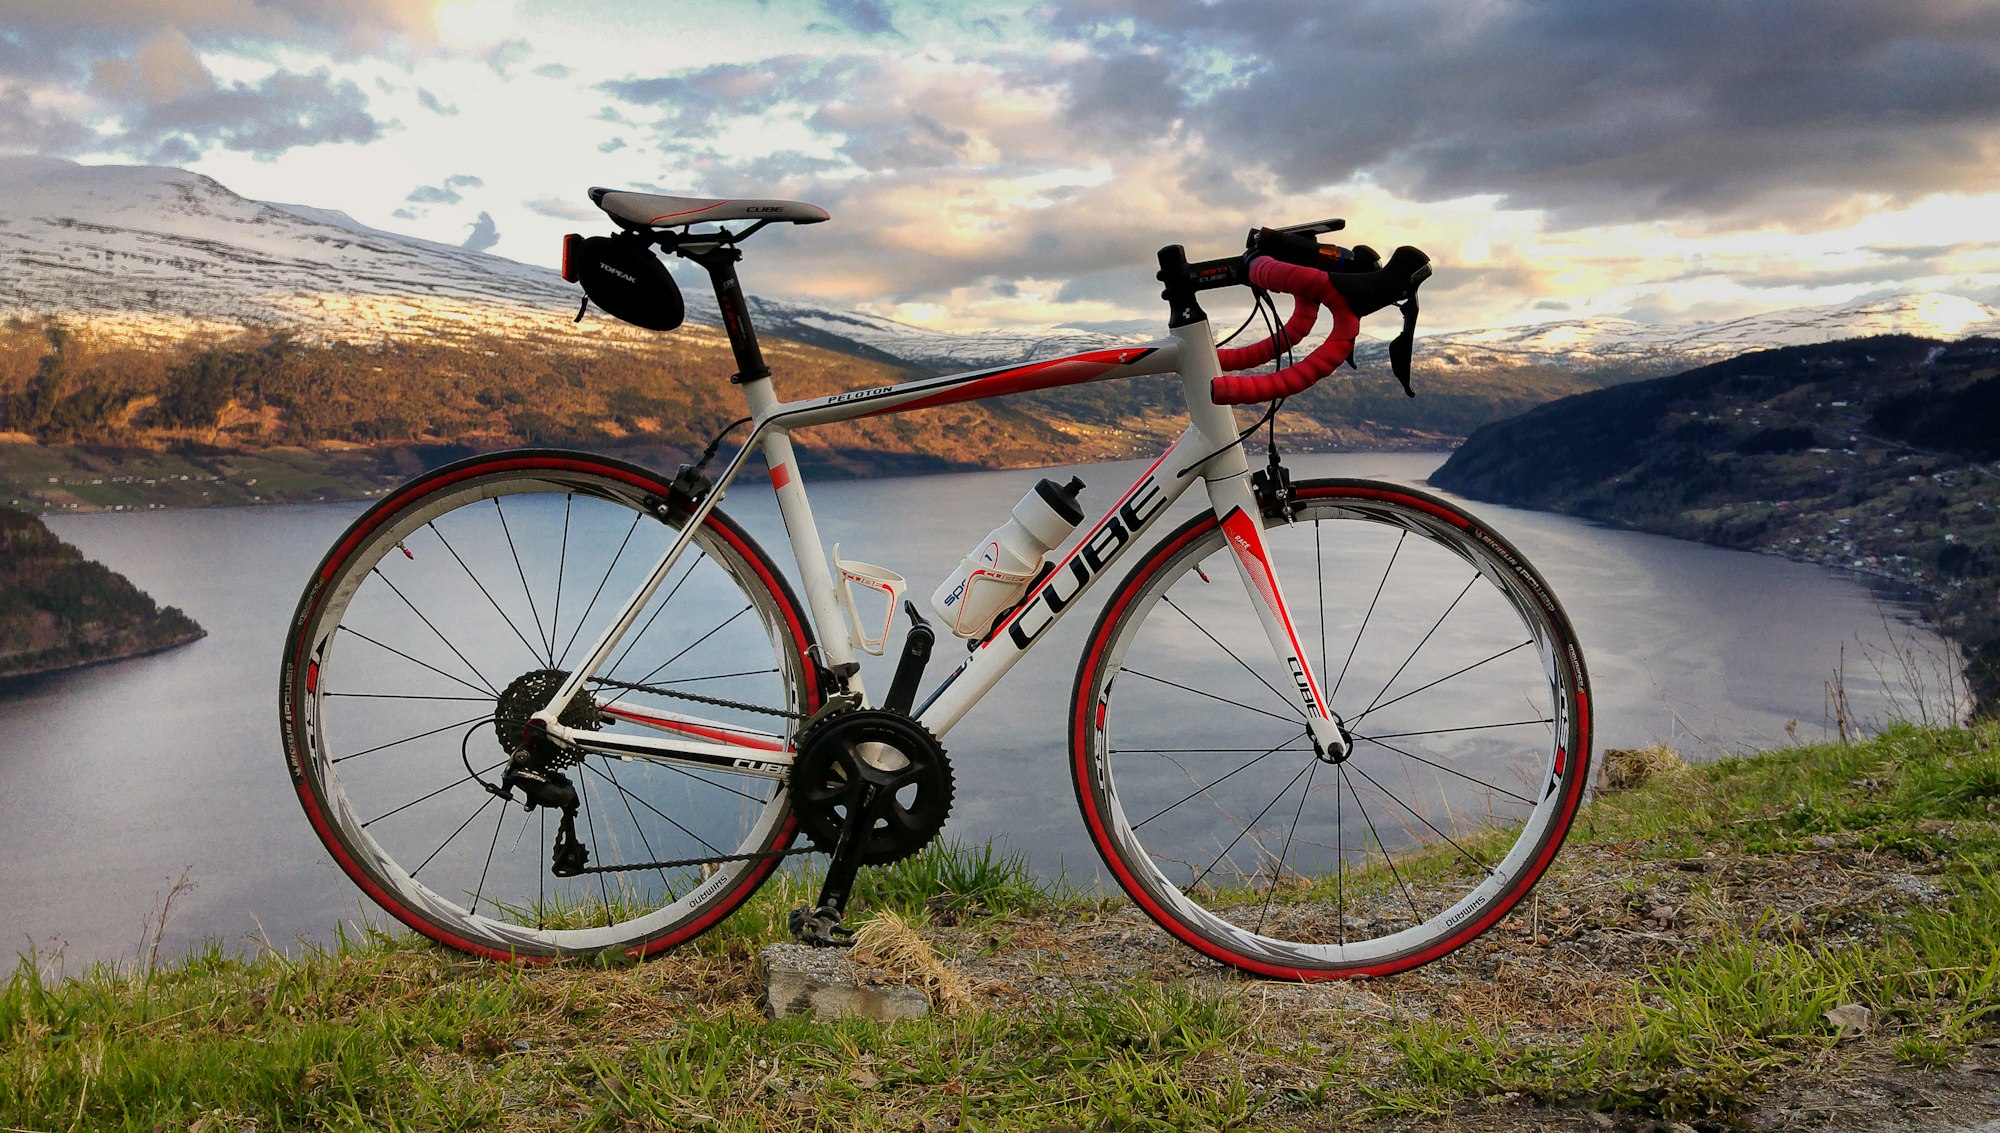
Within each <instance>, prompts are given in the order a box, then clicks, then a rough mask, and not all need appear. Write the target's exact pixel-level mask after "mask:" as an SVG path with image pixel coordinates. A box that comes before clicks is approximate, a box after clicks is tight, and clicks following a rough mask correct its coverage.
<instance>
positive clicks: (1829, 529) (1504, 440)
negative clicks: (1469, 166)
mask: <svg viewBox="0 0 2000 1133" xmlns="http://www.w3.org/2000/svg"><path fill="white" fill-rule="evenodd" d="M1431 482H1432V483H1434V484H1437V485H1438V486H1440V487H1443V488H1447V489H1449V490H1451V491H1454V492H1460V493H1463V494H1465V495H1468V496H1472V497H1475V498H1479V499H1489V500H1497V501H1499V502H1502V503H1510V504H1519V505H1523V506H1527V507H1536V508H1546V509H1549V510H1552V511H1561V512H1567V513H1569V514H1572V515H1581V516H1587V517H1590V518H1593V519H1602V520H1608V521H1611V522H1615V523H1620V524H1624V525H1628V526H1632V527H1638V528H1643V529H1645V530H1648V531H1657V532H1661V533H1663V534H1667V535H1675V536H1679V537H1681V538H1686V539H1700V540H1703V541H1706V542H1710V543H1718V544H1721V545H1723V546H1729V547H1739V548H1743V549H1745V550H1758V551H1768V552H1772V553H1776V554H1782V555H1787V556H1789V557H1792V558H1800V559H1810V560H1812V561H1815V562H1822V563H1827V564H1830V565H1834V566H1841V567H1847V568H1850V569H1854V570H1860V571H1866V572H1869V573H1872V574H1878V575H1882V576H1885V577H1889V578H1894V579H1898V580H1901V581H1904V582H1907V583H1910V584H1913V585H1915V586H1918V587H1921V588H1922V589H1923V590H1924V592H1926V593H1927V594H1929V595H1930V596H1931V597H1932V598H1933V599H1934V601H1935V604H1936V615H1937V618H1938V620H1939V624H1940V626H1941V628H1943V629H1944V630H1945V631H1946V632H1947V633H1948V634H1950V635H1951V636H1953V637H1955V638H1956V639H1957V640H1958V641H1959V642H1960V644H1961V645H1962V646H1963V647H1964V648H1965V649H1966V651H1967V652H1968V654H1969V656H1968V662H1969V664H1968V666H1967V669H1966V675H1967V677H1968V679H1969V681H1970V683H1971V687H1972V689H1973V691H1974V692H1975V693H1976V694H1977V695H1978V696H1979V698H1980V700H1981V703H1982V705H1983V706H1984V708H1985V710H1986V711H1988V712H1993V711H1996V710H2000V340H1996V339H1991V338H1974V339H1967V340H1965V341H1962V342H1956V343H1941V342H1934V341H1931V340H1927V339H1921V338H1912V337H1908V336H1900V335H1898V336H1884V337H1879V338H1867V339H1855V340H1851V341H1848V342H1837V343H1828V344H1825V345H1821V346H1796V347H1787V348H1785V349H1782V350H1768V351H1762V352H1759V353H1756V354H1748V355H1744V356H1742V357H1739V358H1735V359H1731V360H1730V361H1727V362H1720V363H1717V364H1715V365H1712V366H1703V367H1701V368H1700V369H1696V370H1690V371H1688V372H1687V373H1684V374H1678V375H1675V376H1673V377H1668V378H1659V379H1655V380H1652V381H1645V382H1635V383H1632V384H1630V385H1623V386H1616V387H1613V388H1610V389H1604V390H1598V391H1595V392H1592V393H1587V394H1582V395H1580V396H1576V397H1570V398H1565V399H1564V400H1562V401H1558V402H1554V403H1552V404H1549V405H1545V406H1542V407H1540V408H1538V409H1534V410H1531V411H1529V412H1528V413H1526V414H1523V415H1522V416H1520V417H1517V418H1514V419H1512V420H1509V421H1502V422H1499V423H1497V424H1493V425H1488V426H1486V427H1484V428H1482V429H1479V430H1478V431H1476V432H1474V433H1473V434H1472V436H1471V437H1470V438H1468V439H1467V441H1466V442H1465V444H1464V445H1463V446H1462V447H1460V448H1459V450H1458V451H1457V452H1456V453H1454V454H1453V455H1452V457H1451V459H1450V460H1448V461H1447V462H1445V464H1444V466H1443V467H1442V468H1440V469H1439V470H1438V471H1437V472H1435V473H1433V474H1432V476H1431Z"/></svg>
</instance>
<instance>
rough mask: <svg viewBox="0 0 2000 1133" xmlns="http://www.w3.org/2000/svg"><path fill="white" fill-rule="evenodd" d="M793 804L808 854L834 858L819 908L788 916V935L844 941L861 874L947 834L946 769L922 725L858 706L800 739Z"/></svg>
mask: <svg viewBox="0 0 2000 1133" xmlns="http://www.w3.org/2000/svg"><path fill="white" fill-rule="evenodd" d="M791 798H792V810H793V813H795V814H796V815H797V816H798V819H799V825H801V826H802V827H804V828H805V831H806V834H807V836H808V837H809V838H811V840H812V842H813V845H814V847H815V848H817V849H820V850H822V851H825V852H827V853H829V854H831V855H832V858H833V860H832V861H831V862H829V863H828V865H827V871H826V881H825V883H824V884H823V885H822V886H821V887H820V894H819V901H818V903H817V904H816V905H815V906H814V907H813V908H811V909H804V908H801V909H796V910H794V911H793V913H792V917H791V921H792V923H791V928H792V932H793V935H795V936H797V937H798V938H799V939H801V940H804V941H805V942H807V943H809V944H817V945H829V944H840V943H843V941H842V940H841V939H840V938H841V937H843V936H845V935H846V930H845V929H843V928H842V927H841V923H840V922H841V915H842V912H843V910H844V909H845V908H846V906H847V900H848V896H849V894H850V893H851V891H852V890H853V887H854V877H855V874H856V873H857V872H858V871H859V870H860V868H861V867H862V866H864V865H882V864H885V863H888V862H893V861H899V860H901V859H903V858H906V857H909V856H910V855H912V854H914V853H916V852H917V851H919V850H921V849H923V848H924V847H925V846H927V845H929V844H930V842H931V840H932V839H934V838H936V837H937V835H938V831H939V830H941V829H943V827H944V821H945V818H946V817H947V816H948V815H949V814H950V813H951V798H952V775H951V763H950V761H949V760H947V759H946V757H945V752H944V746H943V745H942V744H940V743H938V741H937V738H936V737H935V736H932V735H931V734H930V731H929V730H928V729H926V728H925V727H924V726H923V725H922V724H919V723H917V722H916V721H915V720H913V719H911V718H910V717H908V716H906V715H904V714H903V713H901V712H896V711H893V710H890V709H881V708H858V709H854V710H851V711H847V712H841V713H838V714H836V715H832V716H828V717H826V718H824V719H822V720H820V721H818V722H817V723H815V724H813V725H812V727H810V728H808V729H806V730H805V732H803V733H801V734H800V736H799V743H798V755H797V757H796V758H795V759H794V760H793V762H792V779H791Z"/></svg>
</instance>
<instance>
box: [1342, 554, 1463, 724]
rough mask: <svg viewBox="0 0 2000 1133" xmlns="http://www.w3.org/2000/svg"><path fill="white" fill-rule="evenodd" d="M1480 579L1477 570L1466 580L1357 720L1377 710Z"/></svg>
mask: <svg viewBox="0 0 2000 1133" xmlns="http://www.w3.org/2000/svg"><path fill="white" fill-rule="evenodd" d="M1479 577H1480V576H1479V572H1478V571H1476V570H1475V571H1473V572H1472V577H1471V578H1468V579H1466V580H1465V588H1464V589H1462V590H1460V591H1459V592H1458V597H1456V598H1453V599H1452V600H1451V605H1449V606H1446V607H1445V608H1444V613H1442V614H1439V615H1438V620H1437V621H1435V622H1432V623H1431V628H1430V629H1429V630H1427V631H1426V632H1425V633H1424V636H1423V639H1422V640H1420V641H1418V642H1417V647H1416V648H1415V649H1412V650H1410V655H1409V656H1408V657H1405V658H1403V663H1402V664H1400V665H1398V666H1396V671H1395V672H1393V673H1391V674H1389V679H1388V680H1387V681H1386V682H1384V683H1383V685H1382V691H1381V692H1378V693H1376V694H1375V699H1374V700H1371V701H1369V702H1368V707H1366V708H1363V709H1362V710H1361V716H1356V717H1355V719H1356V720H1359V719H1361V717H1362V716H1366V715H1368V714H1369V713H1370V712H1373V711H1374V710H1375V705H1376V703H1377V702H1379V701H1380V700H1381V699H1382V697H1383V696H1385V695H1387V693H1388V692H1389V689H1390V687H1391V686H1393V685H1394V684H1395V683H1396V678H1397V677H1400V676H1402V675H1403V670H1404V669H1407V668H1409V667H1410V662H1412V661H1414V660H1416V659H1417V654H1419V653H1421V652H1423V649H1424V646H1425V645H1428V644H1429V643H1430V640H1431V636H1432V635H1433V634H1435V633H1437V631H1438V627H1439V626H1441V625H1443V624H1444V620H1445V619H1446V618H1448V617H1450V616H1451V612H1452V611H1453V610H1456V609H1458V604H1459V603H1460V602H1462V601H1464V600H1465V596H1466V595H1467V594H1470V593H1472V585H1473V583H1475V582H1478V581H1479Z"/></svg>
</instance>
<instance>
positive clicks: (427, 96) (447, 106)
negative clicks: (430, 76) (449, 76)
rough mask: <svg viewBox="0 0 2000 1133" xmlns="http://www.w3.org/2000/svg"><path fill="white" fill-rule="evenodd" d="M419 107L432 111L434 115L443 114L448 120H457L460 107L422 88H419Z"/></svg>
mask: <svg viewBox="0 0 2000 1133" xmlns="http://www.w3.org/2000/svg"><path fill="white" fill-rule="evenodd" d="M417 105H419V106H421V107H423V108H424V109H425V110H428V111H430V112H431V113H432V114H442V115H444V116H445V117H446V118H455V117H457V116H458V107H456V106H453V105H452V104H451V103H448V102H445V101H444V100H443V99H440V98H439V97H438V96H437V95H434V94H432V93H431V92H430V91H427V90H424V89H423V88H421V87H419V88H417Z"/></svg>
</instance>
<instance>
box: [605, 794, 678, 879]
mask: <svg viewBox="0 0 2000 1133" xmlns="http://www.w3.org/2000/svg"><path fill="white" fill-rule="evenodd" d="M604 774H605V775H607V776H609V777H610V779H611V786H612V787H613V788H614V789H615V790H617V792H618V801H619V802H622V803H624V804H625V814H626V816H627V817H629V818H630V819H631V820H632V829H633V830H635V831H637V832H638V834H639V844H640V845H642V846H644V847H646V860H647V861H652V862H656V861H659V860H660V855H659V854H657V853H654V852H653V840H652V839H651V838H648V837H646V828H645V827H643V826H641V825H639V815H638V813H637V812H636V811H634V810H633V809H632V795H631V793H630V792H628V791H627V790H626V789H625V784H623V783H620V782H619V781H618V773H617V772H616V771H613V770H611V765H610V764H609V763H607V764H605V767H604ZM654 872H656V873H658V874H659V875H660V884H661V885H662V886H664V887H665V889H666V892H667V896H668V899H669V900H671V899H672V897H673V889H674V883H673V882H671V881H669V880H667V871H666V870H664V869H662V870H656V871H654Z"/></svg>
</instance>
